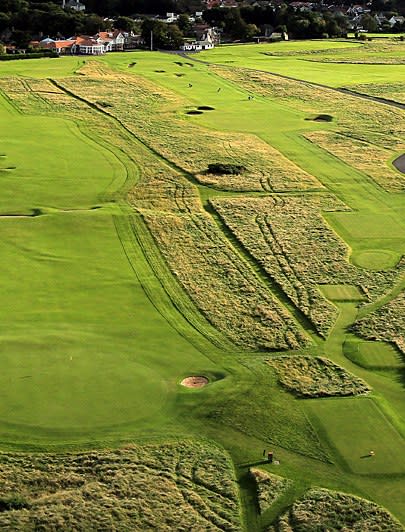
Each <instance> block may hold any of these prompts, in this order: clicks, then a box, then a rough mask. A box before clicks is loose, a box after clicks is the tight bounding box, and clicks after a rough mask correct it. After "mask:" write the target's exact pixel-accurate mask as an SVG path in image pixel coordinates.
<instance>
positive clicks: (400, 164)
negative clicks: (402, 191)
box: [392, 153, 405, 174]
mask: <svg viewBox="0 0 405 532" xmlns="http://www.w3.org/2000/svg"><path fill="white" fill-rule="evenodd" d="M392 164H393V165H394V166H395V168H396V169H397V170H399V171H400V172H402V173H403V174H405V153H404V155H400V156H399V157H397V158H396V159H395V161H393V162H392Z"/></svg>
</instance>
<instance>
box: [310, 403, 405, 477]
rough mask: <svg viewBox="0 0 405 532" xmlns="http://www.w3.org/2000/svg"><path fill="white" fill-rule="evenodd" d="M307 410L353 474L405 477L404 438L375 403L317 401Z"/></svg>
mask: <svg viewBox="0 0 405 532" xmlns="http://www.w3.org/2000/svg"><path fill="white" fill-rule="evenodd" d="M305 407H306V409H307V412H308V413H309V414H310V416H311V418H312V419H313V422H314V423H315V424H316V426H318V427H319V428H320V430H321V431H322V432H323V434H324V436H326V437H327V439H328V440H329V444H330V445H331V447H332V448H333V449H335V450H336V452H337V453H338V456H339V459H341V460H343V461H344V463H345V464H346V466H347V467H348V468H349V469H350V471H352V472H353V473H358V474H362V475H365V474H368V475H370V474H381V473H384V474H400V473H401V474H403V473H405V455H404V452H403V450H404V438H403V437H402V436H401V434H399V433H398V432H397V430H396V429H395V428H394V427H393V426H392V425H391V423H390V422H389V421H388V419H387V418H386V417H385V415H384V414H383V413H382V412H381V410H380V409H379V408H378V406H377V405H376V403H375V401H374V400H373V399H366V398H361V399H326V400H325V399H324V400H316V399H315V400H313V401H310V402H307V403H305ZM370 450H372V451H374V452H375V455H374V456H369V453H370Z"/></svg>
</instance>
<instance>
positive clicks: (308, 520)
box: [278, 489, 403, 532]
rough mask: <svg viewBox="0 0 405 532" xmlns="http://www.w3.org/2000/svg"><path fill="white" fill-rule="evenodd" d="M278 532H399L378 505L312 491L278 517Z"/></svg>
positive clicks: (348, 497)
mask: <svg viewBox="0 0 405 532" xmlns="http://www.w3.org/2000/svg"><path fill="white" fill-rule="evenodd" d="M278 530H287V531H291V532H307V531H308V532H314V531H316V530H317V531H321V530H351V531H352V532H355V531H356V532H364V531H365V530H376V531H377V530H378V531H381V532H382V531H387V532H388V531H389V532H400V531H402V530H403V528H402V526H401V525H400V523H399V522H398V521H397V520H396V519H395V518H394V517H393V516H392V515H391V514H390V513H389V512H388V511H387V510H385V508H382V507H381V506H378V505H377V504H375V503H373V502H370V501H367V500H366V499H361V498H360V497H355V496H354V495H346V494H345V493H338V492H333V491H329V490H326V489H312V490H310V491H308V492H307V494H306V495H304V497H302V498H301V499H299V500H298V501H296V502H295V503H294V505H293V506H292V508H291V509H290V511H289V512H288V513H286V514H284V516H282V517H281V519H280V521H279V525H278Z"/></svg>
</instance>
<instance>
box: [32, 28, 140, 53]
mask: <svg viewBox="0 0 405 532" xmlns="http://www.w3.org/2000/svg"><path fill="white" fill-rule="evenodd" d="M141 42H142V41H141V38H140V36H139V35H134V34H132V33H131V32H124V31H121V30H113V31H100V32H99V33H97V34H96V35H92V36H90V35H78V36H75V37H71V38H69V39H50V38H49V37H48V38H46V39H43V40H42V41H32V42H31V43H30V45H31V47H33V48H42V49H45V50H53V51H55V52H56V53H57V54H59V55H67V54H69V55H75V54H80V55H102V54H105V53H106V52H122V51H123V50H128V49H131V48H134V47H136V46H137V45H139V44H141Z"/></svg>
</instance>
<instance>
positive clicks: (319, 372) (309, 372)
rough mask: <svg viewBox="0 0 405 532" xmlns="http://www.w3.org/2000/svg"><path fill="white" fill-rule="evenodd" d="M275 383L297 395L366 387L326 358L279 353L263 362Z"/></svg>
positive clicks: (336, 393) (350, 391)
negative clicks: (279, 354)
mask: <svg viewBox="0 0 405 532" xmlns="http://www.w3.org/2000/svg"><path fill="white" fill-rule="evenodd" d="M267 363H268V364H270V366H272V367H274V368H275V370H276V373H277V377H278V380H279V382H280V383H281V384H282V385H283V386H285V387H286V388H287V389H288V390H289V391H291V392H293V393H294V394H296V395H298V396H299V397H328V396H347V395H359V394H362V393H367V392H369V391H370V387H369V386H368V385H367V384H366V383H365V382H364V381H363V380H362V379H359V378H358V377H356V376H355V375H352V374H351V373H349V372H348V371H346V370H345V369H344V368H342V367H340V366H338V365H337V364H334V363H333V362H331V361H330V360H328V359H327V358H320V357H316V358H312V357H310V356H292V357H291V356H279V357H275V358H271V359H270V360H268V361H267Z"/></svg>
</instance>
